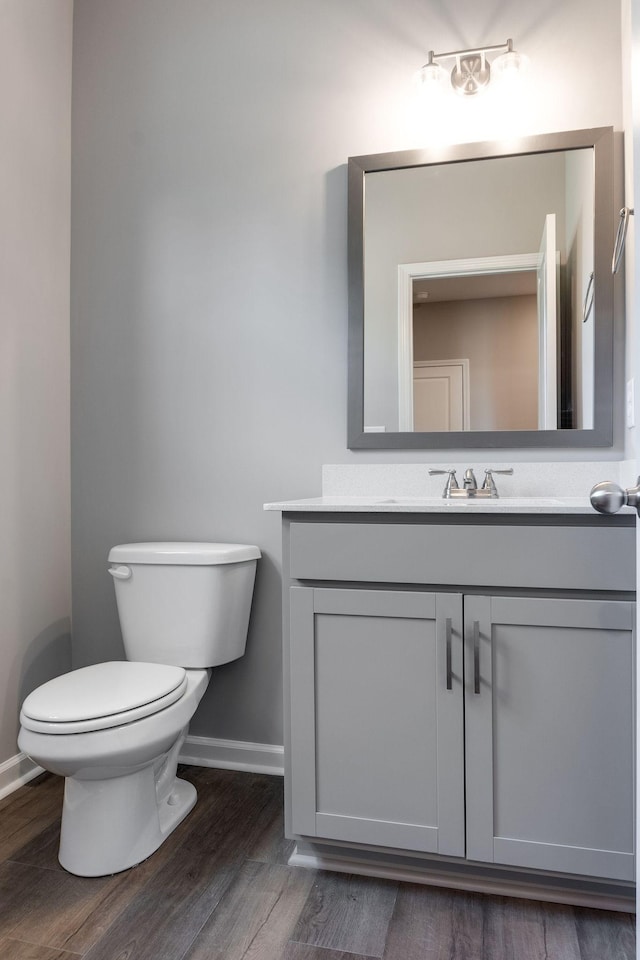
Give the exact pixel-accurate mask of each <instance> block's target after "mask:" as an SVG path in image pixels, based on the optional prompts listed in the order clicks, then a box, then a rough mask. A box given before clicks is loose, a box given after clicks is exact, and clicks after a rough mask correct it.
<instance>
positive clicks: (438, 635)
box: [290, 587, 464, 857]
mask: <svg viewBox="0 0 640 960" xmlns="http://www.w3.org/2000/svg"><path fill="white" fill-rule="evenodd" d="M290 608H291V645H290V668H291V786H292V826H293V830H294V832H295V833H297V834H300V835H303V836H309V837H324V838H330V839H334V840H342V841H350V842H354V843H363V844H375V845H377V846H384V847H394V848H398V849H409V850H416V851H425V852H435V853H442V854H448V855H450V856H460V857H462V856H464V754H463V643H462V599H461V596H460V595H458V594H448V595H440V594H438V595H436V594H434V593H420V592H413V591H411V592H410V591H398V590H393V591H392V590H350V589H335V590H333V589H316V588H311V587H292V588H291V589H290Z"/></svg>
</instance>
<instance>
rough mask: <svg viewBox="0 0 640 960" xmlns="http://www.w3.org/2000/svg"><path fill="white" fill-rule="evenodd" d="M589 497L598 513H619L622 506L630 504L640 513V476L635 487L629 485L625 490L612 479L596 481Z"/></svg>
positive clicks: (629, 505)
mask: <svg viewBox="0 0 640 960" xmlns="http://www.w3.org/2000/svg"><path fill="white" fill-rule="evenodd" d="M589 499H590V500H591V506H592V507H593V508H594V510H597V511H598V513H617V512H618V510H619V509H620V508H621V507H625V506H628V507H635V508H636V511H637V512H638V515H640V477H638V479H637V480H636V485H635V487H629V488H628V489H627V490H623V489H622V487H619V486H618V484H617V483H612V482H611V480H605V481H603V483H596V485H595V487H593V489H592V491H591V494H590V497H589Z"/></svg>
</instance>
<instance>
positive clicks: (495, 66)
mask: <svg viewBox="0 0 640 960" xmlns="http://www.w3.org/2000/svg"><path fill="white" fill-rule="evenodd" d="M525 66H526V57H524V56H523V55H522V54H521V53H518V51H517V50H507V52H506V53H501V54H500V56H499V57H496V59H495V60H494V61H493V63H492V65H491V70H492V72H493V78H494V80H500V82H505V83H514V82H517V81H518V80H519V79H520V77H521V75H522V73H523V72H524V68H525Z"/></svg>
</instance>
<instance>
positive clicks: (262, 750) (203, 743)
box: [178, 737, 284, 777]
mask: <svg viewBox="0 0 640 960" xmlns="http://www.w3.org/2000/svg"><path fill="white" fill-rule="evenodd" d="M178 759H179V762H180V763H188V764H192V765H193V766H195V767H217V768H218V769H220V770H246V771H248V772H250V773H270V774H272V775H274V776H278V777H283V776H284V747H282V746H279V745H278V744H272V743H248V742H246V741H245V740H215V739H213V738H212V737H187V739H186V740H185V742H184V744H183V746H182V750H181V751H180V757H179V758H178Z"/></svg>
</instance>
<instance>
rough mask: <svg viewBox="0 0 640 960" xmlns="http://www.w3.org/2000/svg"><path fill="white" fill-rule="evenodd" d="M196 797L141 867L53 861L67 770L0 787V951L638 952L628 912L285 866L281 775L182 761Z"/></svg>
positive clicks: (102, 955)
mask: <svg viewBox="0 0 640 960" xmlns="http://www.w3.org/2000/svg"><path fill="white" fill-rule="evenodd" d="M182 776H184V777H186V778H187V779H189V780H191V781H192V782H193V783H195V785H196V787H197V789H198V793H199V801H198V804H197V806H196V808H195V809H194V811H193V812H192V813H191V815H190V816H189V817H188V818H187V820H186V821H185V822H184V823H182V824H181V825H180V827H178V829H177V830H176V831H175V832H174V833H173V834H172V835H171V836H170V837H169V839H168V840H167V841H166V843H165V844H164V845H163V846H162V847H161V848H160V850H158V851H157V852H156V853H155V854H154V855H153V856H152V857H150V858H149V859H148V860H147V861H145V862H144V863H142V864H140V865H139V866H138V867H135V868H133V869H132V870H128V871H127V872H125V873H121V874H118V875H116V876H113V877H104V878H100V879H91V880H87V879H83V878H80V877H74V876H71V875H70V874H68V873H66V872H65V871H64V870H62V868H61V867H60V866H59V864H58V861H57V849H58V833H59V822H60V820H59V818H60V806H61V799H62V782H61V781H60V780H59V779H58V778H57V777H52V776H50V775H48V774H45V775H44V776H43V777H41V778H39V779H38V780H37V781H33V783H31V784H28V785H27V786H26V787H23V788H22V789H21V790H19V791H17V792H16V793H14V794H12V795H11V796H10V797H7V798H5V799H4V800H3V801H0V958H2V960H74V958H78V957H83V958H85V960H241V958H244V960H370V958H374V957H375V958H384V960H632V958H635V936H634V924H633V920H632V918H631V917H630V916H628V915H627V914H619V913H605V912H602V911H597V910H586V909H581V908H577V907H567V906H554V905H548V904H546V905H545V904H541V903H537V902H533V901H526V900H511V899H509V898H506V897H490V896H484V895H480V894H470V893H461V892H454V891H448V890H441V889H436V888H432V887H426V886H415V885H413V884H402V883H396V882H392V881H388V880H376V879H370V878H362V877H355V876H348V875H344V874H331V873H325V872H317V873H316V872H313V871H309V870H304V869H301V868H299V867H289V866H287V858H288V856H289V853H290V851H291V844H290V843H289V842H288V841H285V840H284V839H283V835H282V781H281V780H280V779H278V778H275V777H264V776H258V775H256V774H243V773H231V772H228V771H220V770H207V769H203V768H198V767H185V768H183V771H182Z"/></svg>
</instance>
